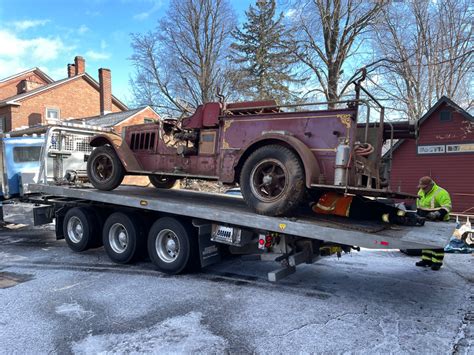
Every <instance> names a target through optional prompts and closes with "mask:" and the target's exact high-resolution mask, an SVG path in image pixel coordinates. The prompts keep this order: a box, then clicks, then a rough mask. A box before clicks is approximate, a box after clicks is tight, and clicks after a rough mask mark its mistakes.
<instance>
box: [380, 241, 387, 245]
mask: <svg viewBox="0 0 474 355" xmlns="http://www.w3.org/2000/svg"><path fill="white" fill-rule="evenodd" d="M380 244H382V245H388V242H384V241H382V242H380Z"/></svg>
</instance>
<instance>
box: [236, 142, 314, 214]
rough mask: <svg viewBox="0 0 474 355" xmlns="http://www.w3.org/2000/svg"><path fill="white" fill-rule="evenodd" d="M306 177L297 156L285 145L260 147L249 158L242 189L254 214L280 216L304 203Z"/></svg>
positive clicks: (241, 175)
mask: <svg viewBox="0 0 474 355" xmlns="http://www.w3.org/2000/svg"><path fill="white" fill-rule="evenodd" d="M304 178H305V177H304V170H303V167H302V164H301V162H300V160H299V158H298V156H297V155H296V154H295V153H294V152H293V151H291V150H290V149H288V148H286V147H284V146H281V145H276V144H272V145H266V146H263V147H261V148H258V149H257V150H256V151H254V152H253V153H252V154H251V155H250V156H249V157H248V158H247V160H246V161H245V163H244V165H243V167H242V171H241V174H240V187H241V191H242V196H243V198H244V200H245V202H246V203H247V205H248V206H249V207H251V208H252V209H253V210H254V211H255V212H257V213H259V214H263V215H267V216H281V215H285V214H288V213H289V212H291V211H292V210H293V209H295V208H296V207H297V206H298V205H299V204H300V202H301V201H302V200H303V197H304V194H305V191H306V189H305V184H304ZM282 185H283V186H282Z"/></svg>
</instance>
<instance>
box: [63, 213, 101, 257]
mask: <svg viewBox="0 0 474 355" xmlns="http://www.w3.org/2000/svg"><path fill="white" fill-rule="evenodd" d="M100 227H101V224H100V221H99V219H98V218H97V216H96V215H95V214H94V212H93V211H92V210H91V209H90V208H87V207H74V208H71V209H70V210H69V211H67V213H66V215H65V216H64V220H63V233H64V239H66V243H67V244H68V246H69V248H71V249H72V250H73V251H76V252H81V251H85V250H87V249H89V248H94V247H97V246H99V245H100V242H99V241H98V240H100V235H101V228H100Z"/></svg>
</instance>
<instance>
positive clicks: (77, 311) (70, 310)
mask: <svg viewBox="0 0 474 355" xmlns="http://www.w3.org/2000/svg"><path fill="white" fill-rule="evenodd" d="M56 313H57V314H60V315H64V316H66V317H68V318H71V319H86V320H87V319H90V318H92V317H94V312H91V311H86V310H85V309H84V308H83V307H82V306H81V305H80V304H78V303H77V302H75V303H65V304H62V305H60V306H58V307H56Z"/></svg>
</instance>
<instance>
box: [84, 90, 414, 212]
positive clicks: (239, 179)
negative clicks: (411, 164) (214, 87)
mask: <svg viewBox="0 0 474 355" xmlns="http://www.w3.org/2000/svg"><path fill="white" fill-rule="evenodd" d="M355 84H356V97H355V99H353V100H348V101H344V102H338V103H333V104H332V105H330V106H333V107H336V106H337V108H333V109H324V110H315V109H314V107H315V105H316V104H305V105H288V106H279V105H277V104H276V102H275V101H272V100H269V101H260V102H241V103H228V104H225V103H222V102H221V103H218V102H210V103H206V104H204V105H201V106H199V107H198V108H197V110H196V112H195V113H194V114H193V115H192V116H190V117H187V118H184V119H183V120H181V122H180V123H179V124H178V123H177V122H176V121H175V122H172V123H170V122H169V121H168V122H167V121H160V122H156V123H148V124H142V125H136V126H131V127H126V129H125V130H124V134H123V138H121V137H119V136H116V135H113V134H101V135H98V136H96V137H95V138H94V139H93V140H92V142H91V145H93V146H95V147H100V149H97V148H96V149H95V150H94V152H93V154H92V155H91V157H90V158H89V162H88V175H89V178H90V180H91V182H92V184H93V185H94V186H95V187H97V188H99V189H101V190H111V189H114V188H115V187H117V186H118V185H120V183H121V181H122V178H123V176H124V175H148V176H149V177H150V180H151V182H152V183H153V185H155V186H156V187H162V188H169V187H170V186H172V185H173V184H174V182H175V181H176V180H177V179H180V178H185V177H190V178H198V179H207V180H216V181H220V182H222V183H226V184H234V183H239V184H240V186H241V189H242V194H243V197H244V199H245V201H246V202H247V204H248V205H249V206H250V207H252V208H253V209H254V210H255V211H256V212H258V213H262V214H268V215H281V214H285V213H288V212H289V211H291V210H292V209H293V208H294V207H296V206H297V205H298V203H300V202H301V200H302V198H303V195H304V191H305V189H312V188H313V189H322V190H336V191H341V192H345V193H355V194H364V195H372V196H400V194H396V193H393V192H391V191H390V189H389V182H388V179H387V176H388V175H387V167H384V166H383V164H382V159H381V156H382V145H383V143H384V141H385V140H386V139H388V138H391V139H393V138H394V137H399V138H401V137H404V138H408V137H409V136H412V135H413V127H410V126H408V125H405V126H400V125H398V126H397V125H395V127H394V125H391V124H387V123H384V117H383V116H384V112H383V111H384V110H383V107H382V106H380V105H379V104H378V102H377V101H376V100H375V99H374V98H373V97H371V96H369V97H370V98H371V99H372V100H371V101H372V103H369V101H367V100H362V99H360V92H361V90H363V91H364V92H366V93H367V95H370V94H369V93H368V92H367V91H365V89H364V88H363V87H362V86H361V85H360V81H359V82H355ZM374 103H375V104H376V105H379V113H380V115H379V118H378V120H377V121H376V122H373V121H370V119H369V118H370V109H371V105H373V104H374ZM326 105H327V104H326ZM361 107H365V109H364V112H363V116H364V117H362V118H358V116H359V115H360V114H361V113H362V111H361ZM384 172H385V174H384Z"/></svg>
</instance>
